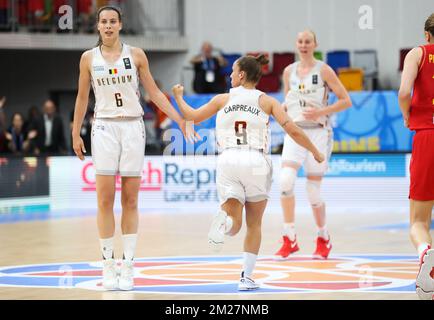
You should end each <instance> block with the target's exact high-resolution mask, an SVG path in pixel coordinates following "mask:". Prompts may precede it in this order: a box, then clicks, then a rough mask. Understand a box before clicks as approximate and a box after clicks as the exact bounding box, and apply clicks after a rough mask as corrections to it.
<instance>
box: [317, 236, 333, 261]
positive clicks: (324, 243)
mask: <svg viewBox="0 0 434 320" xmlns="http://www.w3.org/2000/svg"><path fill="white" fill-rule="evenodd" d="M331 250H332V244H331V242H330V238H329V239H328V240H326V239H324V238H321V237H318V238H317V239H316V250H315V252H314V253H313V258H314V259H321V260H324V259H327V257H328V256H329V253H330V251H331Z"/></svg>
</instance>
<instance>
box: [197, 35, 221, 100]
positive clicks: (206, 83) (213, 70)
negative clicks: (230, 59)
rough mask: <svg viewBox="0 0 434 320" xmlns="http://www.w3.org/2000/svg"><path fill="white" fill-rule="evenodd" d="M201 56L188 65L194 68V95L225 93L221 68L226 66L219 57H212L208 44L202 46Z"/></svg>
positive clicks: (210, 45)
mask: <svg viewBox="0 0 434 320" xmlns="http://www.w3.org/2000/svg"><path fill="white" fill-rule="evenodd" d="M201 51H202V52H201V54H199V55H197V56H195V57H193V59H191V60H190V63H191V64H192V65H193V66H194V80H193V90H194V91H195V92H196V93H222V92H224V91H225V80H224V77H223V76H222V75H221V72H220V70H221V68H222V67H224V66H226V65H227V62H226V60H225V59H224V58H223V57H222V56H221V55H218V56H213V47H212V44H211V43H210V42H204V43H203V44H202V50H201Z"/></svg>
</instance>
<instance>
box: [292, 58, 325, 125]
mask: <svg viewBox="0 0 434 320" xmlns="http://www.w3.org/2000/svg"><path fill="white" fill-rule="evenodd" d="M299 63H300V62H295V63H293V64H292V65H291V74H290V76H289V91H288V93H287V95H286V97H285V104H286V106H287V108H288V115H289V116H290V117H291V119H292V120H293V121H294V122H295V123H296V124H298V125H301V126H305V127H306V126H307V127H309V126H317V125H318V124H321V125H323V126H326V125H328V117H327V116H323V117H320V118H319V119H318V120H317V121H311V120H306V119H305V118H304V116H303V114H302V112H303V108H305V107H307V106H308V105H307V103H309V104H311V105H313V106H314V107H316V108H324V107H326V106H327V101H328V88H327V86H326V84H325V83H324V80H323V79H322V78H321V67H322V66H323V64H324V62H322V61H319V60H316V64H315V66H314V67H313V68H312V70H311V71H310V72H309V73H308V74H307V75H306V76H305V77H304V78H303V79H301V78H300V77H298V75H297V68H298V65H299Z"/></svg>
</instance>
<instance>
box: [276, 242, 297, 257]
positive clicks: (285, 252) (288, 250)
mask: <svg viewBox="0 0 434 320" xmlns="http://www.w3.org/2000/svg"><path fill="white" fill-rule="evenodd" d="M282 238H283V244H282V247H281V248H280V249H279V251H277V252H276V253H275V254H274V257H275V258H276V259H278V260H282V259H286V258H288V257H289V255H290V254H292V253H294V252H297V251H298V250H300V249H299V248H298V243H297V237H296V238H295V239H294V241H291V240H290V239H289V238H288V236H283V237H282Z"/></svg>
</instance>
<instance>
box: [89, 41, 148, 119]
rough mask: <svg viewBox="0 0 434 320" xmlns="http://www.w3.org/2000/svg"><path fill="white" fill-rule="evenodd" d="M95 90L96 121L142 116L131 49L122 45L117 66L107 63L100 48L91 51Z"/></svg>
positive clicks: (115, 63)
mask: <svg viewBox="0 0 434 320" xmlns="http://www.w3.org/2000/svg"><path fill="white" fill-rule="evenodd" d="M92 53H93V58H92V71H91V74H92V88H93V92H94V94H95V101H96V102H95V117H96V118H119V117H141V116H142V115H143V109H142V106H141V105H140V92H139V77H138V72H137V68H136V66H135V64H134V61H133V57H132V55H131V48H130V46H128V45H126V44H123V45H122V53H121V56H120V57H119V59H118V60H117V61H116V62H114V63H109V62H107V61H106V60H105V59H104V57H103V56H102V53H101V49H100V47H96V48H93V50H92Z"/></svg>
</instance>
